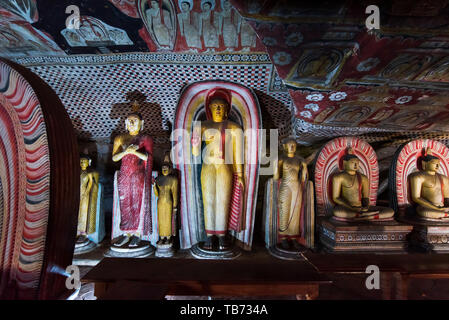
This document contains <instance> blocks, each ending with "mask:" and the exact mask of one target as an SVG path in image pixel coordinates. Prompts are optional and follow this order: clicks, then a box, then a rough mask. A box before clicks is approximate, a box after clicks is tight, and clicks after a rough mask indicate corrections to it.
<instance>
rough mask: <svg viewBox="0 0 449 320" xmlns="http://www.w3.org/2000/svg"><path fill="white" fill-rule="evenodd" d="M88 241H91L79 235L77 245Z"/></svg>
mask: <svg viewBox="0 0 449 320" xmlns="http://www.w3.org/2000/svg"><path fill="white" fill-rule="evenodd" d="M87 241H89V239H87V237H86V236H85V235H84V234H82V235H79V236H78V238H76V244H81V243H85V242H87Z"/></svg>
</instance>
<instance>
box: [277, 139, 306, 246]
mask: <svg viewBox="0 0 449 320" xmlns="http://www.w3.org/2000/svg"><path fill="white" fill-rule="evenodd" d="M282 146H283V149H284V153H285V156H283V157H282V156H281V157H280V158H279V160H278V163H277V165H276V166H275V171H274V176H273V180H275V181H278V180H279V179H281V183H280V186H279V195H278V210H279V225H278V237H279V239H280V241H281V246H282V248H283V249H286V250H288V249H290V242H289V240H293V239H295V240H296V241H294V242H293V245H294V247H295V248H299V243H298V241H297V240H298V238H299V237H300V236H301V226H300V223H301V208H302V207H303V201H304V199H303V190H304V187H305V182H306V181H307V164H306V163H305V162H304V161H303V160H302V159H301V158H299V157H297V156H296V155H295V153H296V141H295V139H293V138H290V139H286V140H285V141H284V142H283V143H282Z"/></svg>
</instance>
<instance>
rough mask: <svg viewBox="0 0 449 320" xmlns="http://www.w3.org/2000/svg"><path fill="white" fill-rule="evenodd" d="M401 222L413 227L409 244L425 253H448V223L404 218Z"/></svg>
mask: <svg viewBox="0 0 449 320" xmlns="http://www.w3.org/2000/svg"><path fill="white" fill-rule="evenodd" d="M401 221H403V222H404V223H409V224H411V225H412V226H413V231H412V233H411V235H410V244H411V245H412V246H413V247H414V248H417V249H420V250H424V251H427V252H436V253H449V223H448V222H437V221H425V220H421V219H418V218H404V219H402V220H401Z"/></svg>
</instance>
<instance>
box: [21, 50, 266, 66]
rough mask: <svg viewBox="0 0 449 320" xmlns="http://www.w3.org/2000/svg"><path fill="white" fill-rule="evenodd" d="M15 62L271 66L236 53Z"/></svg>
mask: <svg viewBox="0 0 449 320" xmlns="http://www.w3.org/2000/svg"><path fill="white" fill-rule="evenodd" d="M13 61H14V62H16V63H19V64H21V65H24V66H33V65H42V64H46V65H48V64H79V65H86V64H87V65H91V64H97V63H101V64H104V63H118V62H119V63H123V62H129V63H132V62H135V63H138V62H142V63H147V62H151V63H195V64H201V63H207V64H209V63H214V64H239V63H244V64H250V63H254V64H261V63H266V64H271V61H270V57H269V56H268V55H267V54H264V53H248V54H245V53H234V54H201V55H199V54H187V53H144V52H142V53H121V54H114V55H88V54H84V55H77V56H37V57H36V56H35V57H19V58H15V59H13Z"/></svg>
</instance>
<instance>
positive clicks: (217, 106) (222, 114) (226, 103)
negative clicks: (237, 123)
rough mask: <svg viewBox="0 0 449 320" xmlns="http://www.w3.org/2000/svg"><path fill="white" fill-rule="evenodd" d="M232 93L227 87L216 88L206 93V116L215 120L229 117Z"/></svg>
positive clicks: (220, 120) (218, 120)
mask: <svg viewBox="0 0 449 320" xmlns="http://www.w3.org/2000/svg"><path fill="white" fill-rule="evenodd" d="M231 101H232V95H231V92H230V91H228V90H226V89H221V88H214V89H211V90H209V91H208V92H207V93H206V101H205V105H206V117H207V119H209V120H212V121H214V122H222V121H224V120H226V119H227V118H228V115H229V111H230V110H231Z"/></svg>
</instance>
